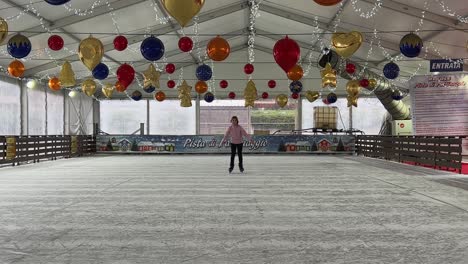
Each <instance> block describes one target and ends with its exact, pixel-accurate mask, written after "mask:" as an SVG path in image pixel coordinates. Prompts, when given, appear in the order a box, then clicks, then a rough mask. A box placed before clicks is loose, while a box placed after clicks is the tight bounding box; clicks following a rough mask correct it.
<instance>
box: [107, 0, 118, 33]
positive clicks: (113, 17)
mask: <svg viewBox="0 0 468 264" xmlns="http://www.w3.org/2000/svg"><path fill="white" fill-rule="evenodd" d="M106 4H107V7H108V8H109V14H110V16H111V19H112V24H113V25H114V28H115V33H116V34H117V35H120V28H119V25H118V24H117V20H116V19H115V11H114V8H113V7H112V6H111V4H110V2H109V0H106Z"/></svg>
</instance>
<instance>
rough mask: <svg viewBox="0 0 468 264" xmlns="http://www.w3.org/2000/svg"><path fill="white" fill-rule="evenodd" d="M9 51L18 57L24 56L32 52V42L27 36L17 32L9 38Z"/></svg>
mask: <svg viewBox="0 0 468 264" xmlns="http://www.w3.org/2000/svg"><path fill="white" fill-rule="evenodd" d="M7 51H8V53H9V54H10V55H11V56H12V57H14V58H16V59H21V58H24V57H26V56H28V55H29V52H31V42H30V41H29V39H28V38H27V37H25V36H23V35H21V34H16V35H14V36H13V37H12V38H10V40H8V44H7Z"/></svg>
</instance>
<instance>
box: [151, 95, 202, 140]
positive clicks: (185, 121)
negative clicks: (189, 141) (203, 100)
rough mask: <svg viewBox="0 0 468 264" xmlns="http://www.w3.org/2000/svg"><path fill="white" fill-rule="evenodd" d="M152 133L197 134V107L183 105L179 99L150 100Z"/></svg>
mask: <svg viewBox="0 0 468 264" xmlns="http://www.w3.org/2000/svg"><path fill="white" fill-rule="evenodd" d="M149 107H150V120H149V123H150V134H151V135H195V134H196V109H195V101H193V100H192V107H181V106H180V101H179V100H164V101H162V102H157V101H153V100H152V101H150V105H149Z"/></svg>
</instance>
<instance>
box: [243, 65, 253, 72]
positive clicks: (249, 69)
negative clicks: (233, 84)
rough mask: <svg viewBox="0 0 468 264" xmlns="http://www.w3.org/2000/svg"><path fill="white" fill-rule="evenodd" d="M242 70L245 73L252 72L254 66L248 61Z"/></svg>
mask: <svg viewBox="0 0 468 264" xmlns="http://www.w3.org/2000/svg"><path fill="white" fill-rule="evenodd" d="M244 72H245V74H252V73H253V72H254V66H253V65H252V64H250V63H247V64H246V65H245V66H244Z"/></svg>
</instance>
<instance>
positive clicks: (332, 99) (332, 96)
mask: <svg viewBox="0 0 468 264" xmlns="http://www.w3.org/2000/svg"><path fill="white" fill-rule="evenodd" d="M337 100H338V96H337V95H336V94H335V93H329V94H328V95H327V101H328V103H329V104H334V103H336V101H337Z"/></svg>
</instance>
